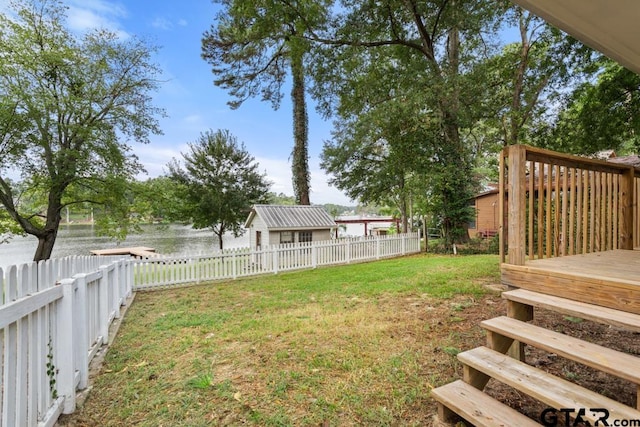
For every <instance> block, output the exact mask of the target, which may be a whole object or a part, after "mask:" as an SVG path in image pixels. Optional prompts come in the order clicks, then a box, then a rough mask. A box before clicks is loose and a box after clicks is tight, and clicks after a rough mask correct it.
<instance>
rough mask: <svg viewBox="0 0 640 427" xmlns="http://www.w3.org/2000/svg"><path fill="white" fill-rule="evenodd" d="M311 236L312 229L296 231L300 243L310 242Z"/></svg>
mask: <svg viewBox="0 0 640 427" xmlns="http://www.w3.org/2000/svg"><path fill="white" fill-rule="evenodd" d="M312 237H313V232H312V231H301V232H299V233H298V241H299V242H300V243H308V242H310V241H311V240H313V239H312Z"/></svg>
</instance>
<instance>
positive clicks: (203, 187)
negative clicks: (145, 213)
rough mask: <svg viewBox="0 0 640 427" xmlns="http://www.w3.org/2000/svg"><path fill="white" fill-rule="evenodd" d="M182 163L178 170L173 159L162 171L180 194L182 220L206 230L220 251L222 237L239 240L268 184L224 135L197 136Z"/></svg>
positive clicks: (242, 150) (265, 197)
mask: <svg viewBox="0 0 640 427" xmlns="http://www.w3.org/2000/svg"><path fill="white" fill-rule="evenodd" d="M182 158H183V163H184V165H181V164H180V163H179V162H178V161H177V160H176V159H174V160H173V161H172V162H171V163H170V164H169V166H168V167H169V172H170V177H171V179H173V180H174V181H176V183H177V184H178V185H180V186H183V188H185V189H186V191H185V192H184V194H183V196H182V199H183V206H184V207H183V211H182V212H183V214H184V215H185V217H184V218H183V219H184V220H185V221H186V220H189V221H190V222H192V223H193V227H194V228H209V229H211V230H212V231H213V232H214V233H215V234H216V235H217V236H218V240H219V243H220V249H222V248H223V241H222V236H223V235H224V234H225V233H226V232H227V231H229V232H231V233H233V235H234V236H236V237H237V236H239V235H241V234H242V233H243V232H244V228H243V224H244V221H245V220H246V218H247V216H248V214H249V212H250V210H251V206H252V205H254V204H259V203H266V202H267V201H268V197H269V187H270V185H271V184H270V183H269V182H268V181H267V180H266V178H265V175H264V174H263V173H260V172H259V166H258V164H257V163H256V162H255V159H254V158H253V156H251V155H250V154H249V153H248V152H247V151H246V149H245V147H244V144H239V143H238V142H237V139H236V138H235V137H234V136H233V135H231V134H230V133H229V131H226V130H218V131H216V132H214V131H211V130H210V131H207V132H205V133H203V134H201V135H200V138H199V139H198V141H196V142H195V143H190V144H189V151H188V152H187V153H182Z"/></svg>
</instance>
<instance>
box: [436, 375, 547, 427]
mask: <svg viewBox="0 0 640 427" xmlns="http://www.w3.org/2000/svg"><path fill="white" fill-rule="evenodd" d="M431 395H432V396H433V398H434V399H435V400H436V401H437V402H438V416H439V417H440V420H441V421H444V422H448V421H452V415H453V414H454V413H455V414H458V415H459V416H460V417H462V418H464V419H465V420H467V421H469V422H470V423H473V425H475V426H478V427H481V426H487V427H488V426H491V427H512V426H522V427H540V424H538V423H536V422H535V421H533V420H532V419H531V418H528V417H526V416H525V415H522V414H521V413H520V412H518V411H516V410H515V409H513V408H510V407H508V406H507V405H505V404H503V403H501V402H498V401H497V400H495V399H494V398H492V397H490V396H488V395H486V394H484V393H483V392H481V391H480V390H478V389H477V388H474V387H472V386H470V385H469V384H467V383H465V382H463V381H461V380H458V381H454V382H452V383H449V384H447V385H444V386H442V387H438V388H436V389H434V390H432V391H431Z"/></svg>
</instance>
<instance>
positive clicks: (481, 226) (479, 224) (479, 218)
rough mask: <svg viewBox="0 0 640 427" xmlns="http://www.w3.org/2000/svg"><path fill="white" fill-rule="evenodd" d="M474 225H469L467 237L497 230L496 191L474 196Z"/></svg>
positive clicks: (492, 232) (491, 233)
mask: <svg viewBox="0 0 640 427" xmlns="http://www.w3.org/2000/svg"><path fill="white" fill-rule="evenodd" d="M474 208H475V227H473V228H472V227H469V237H478V235H479V234H480V235H482V234H485V235H486V234H487V233H489V235H493V234H495V233H497V231H498V222H499V221H498V220H499V218H498V216H499V214H498V193H497V192H490V193H484V194H480V195H478V196H477V197H476V198H475V203H474Z"/></svg>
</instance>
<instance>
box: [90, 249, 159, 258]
mask: <svg viewBox="0 0 640 427" xmlns="http://www.w3.org/2000/svg"><path fill="white" fill-rule="evenodd" d="M91 254H92V255H104V256H108V255H131V256H132V257H138V258H150V257H157V256H160V254H158V253H156V250H155V249H154V248H148V247H146V246H136V247H133V248H112V249H96V250H93V251H91Z"/></svg>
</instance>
